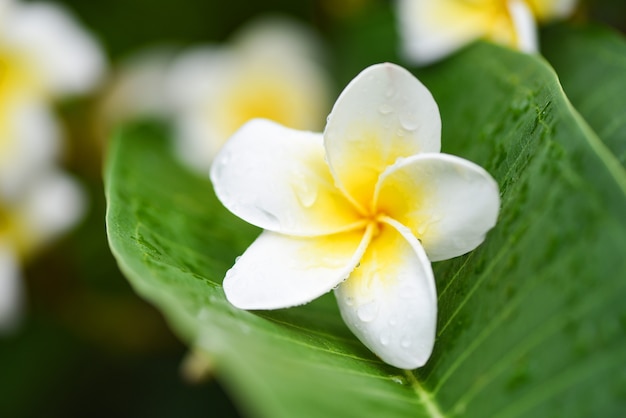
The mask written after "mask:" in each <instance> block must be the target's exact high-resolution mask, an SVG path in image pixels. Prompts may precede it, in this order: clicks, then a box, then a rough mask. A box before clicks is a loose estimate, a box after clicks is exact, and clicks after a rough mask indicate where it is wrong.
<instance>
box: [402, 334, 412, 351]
mask: <svg viewBox="0 0 626 418" xmlns="http://www.w3.org/2000/svg"><path fill="white" fill-rule="evenodd" d="M400 345H401V346H402V347H404V348H409V347H410V346H411V339H410V338H409V337H408V336H407V337H403V338H402V341H400Z"/></svg>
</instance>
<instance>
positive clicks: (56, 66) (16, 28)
mask: <svg viewBox="0 0 626 418" xmlns="http://www.w3.org/2000/svg"><path fill="white" fill-rule="evenodd" d="M103 72H104V57H103V54H102V52H101V51H100V48H99V46H98V44H97V43H96V42H95V41H94V39H93V38H92V37H91V36H90V35H89V34H88V33H87V32H86V31H85V30H84V29H82V28H81V27H80V26H79V25H78V24H77V23H76V22H75V20H74V18H73V17H72V16H71V15H70V14H69V13H68V12H67V11H66V10H65V9H63V8H61V7H60V6H58V5H52V4H45V3H23V2H20V1H17V0H0V294H1V297H0V331H3V330H4V331H6V330H8V329H10V328H12V327H14V326H15V325H16V323H17V321H18V319H19V312H20V307H21V306H22V305H23V301H22V300H21V297H22V291H21V288H22V285H21V283H20V269H19V266H20V264H22V263H23V261H24V260H26V259H27V258H29V257H32V256H33V254H35V253H36V251H37V250H38V249H39V248H40V247H41V246H43V245H45V244H47V243H48V242H49V241H50V240H52V239H53V238H55V237H56V236H57V235H58V234H60V233H62V232H64V231H66V230H67V229H68V228H69V227H71V226H73V225H74V224H75V223H76V222H77V221H78V220H79V219H80V217H81V216H82V214H83V212H84V206H85V205H84V199H83V195H82V191H81V189H80V187H78V185H77V183H76V182H75V181H74V180H72V179H71V178H69V177H68V176H67V175H65V174H63V173H62V172H61V171H60V170H59V168H58V161H57V160H58V157H59V154H60V152H61V145H62V144H61V139H62V138H61V130H60V128H59V126H58V124H57V121H56V119H55V117H54V115H53V114H52V112H51V104H52V101H53V100H55V99H58V98H61V97H63V96H67V95H73V94H81V93H85V92H87V91H88V90H89V89H90V88H93V87H94V86H95V84H96V83H97V82H98V81H99V80H100V78H101V76H102V75H103Z"/></svg>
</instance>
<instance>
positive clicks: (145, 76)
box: [99, 47, 176, 136]
mask: <svg viewBox="0 0 626 418" xmlns="http://www.w3.org/2000/svg"><path fill="white" fill-rule="evenodd" d="M175 55H176V54H175V52H174V49H172V48H166V47H158V48H155V49H148V50H142V51H140V52H138V53H136V54H134V55H131V56H130V57H128V58H127V59H125V60H124V61H122V62H121V63H119V65H117V66H116V68H115V72H114V73H113V75H112V76H111V77H110V78H109V83H108V85H107V87H106V89H105V93H104V95H103V97H102V101H101V103H100V106H99V119H100V120H99V123H101V124H102V125H103V126H102V128H103V134H104V135H106V136H108V135H110V134H111V129H112V128H114V127H115V126H117V125H119V124H120V123H124V122H128V121H131V120H133V119H141V118H162V119H163V118H167V117H169V115H170V114H171V108H172V106H171V105H170V103H169V101H168V100H167V97H166V94H167V93H166V84H167V80H168V77H169V71H170V66H171V64H172V62H173V60H174V57H175Z"/></svg>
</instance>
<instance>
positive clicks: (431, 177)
mask: <svg viewBox="0 0 626 418" xmlns="http://www.w3.org/2000/svg"><path fill="white" fill-rule="evenodd" d="M376 196H377V202H378V210H379V211H380V212H383V213H386V214H388V215H389V216H390V217H392V218H394V219H396V220H398V222H400V223H402V224H403V225H406V226H407V227H409V229H411V231H412V232H413V234H414V235H415V236H416V237H417V238H418V239H419V240H420V241H421V242H422V245H423V246H424V249H425V250H426V253H427V254H428V258H429V259H430V260H431V261H438V260H445V259H448V258H452V257H456V256H459V255H462V254H465V253H467V252H468V251H471V250H473V249H474V248H476V247H477V246H478V245H479V244H480V243H481V242H483V240H484V239H485V234H486V233H487V231H489V230H490V229H491V228H493V226H494V225H495V223H496V218H497V217H498V211H499V207H500V198H499V194H498V185H497V184H496V182H495V180H494V179H493V178H492V177H491V176H490V175H489V173H487V172H486V171H485V170H484V169H482V168H481V167H479V166H478V165H476V164H474V163H472V162H470V161H467V160H464V159H463V158H459V157H455V156H452V155H447V154H430V155H417V156H414V157H410V158H406V159H403V160H400V161H398V162H397V163H396V164H395V165H393V166H392V167H390V168H389V170H387V171H386V172H385V173H383V175H381V178H380V182H379V184H378V185H377V187H376Z"/></svg>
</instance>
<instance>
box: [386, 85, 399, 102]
mask: <svg viewBox="0 0 626 418" xmlns="http://www.w3.org/2000/svg"><path fill="white" fill-rule="evenodd" d="M395 94H396V89H394V88H393V87H392V86H389V87H387V90H385V97H387V98H388V99H389V98H391V97H393V96H394V95H395Z"/></svg>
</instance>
